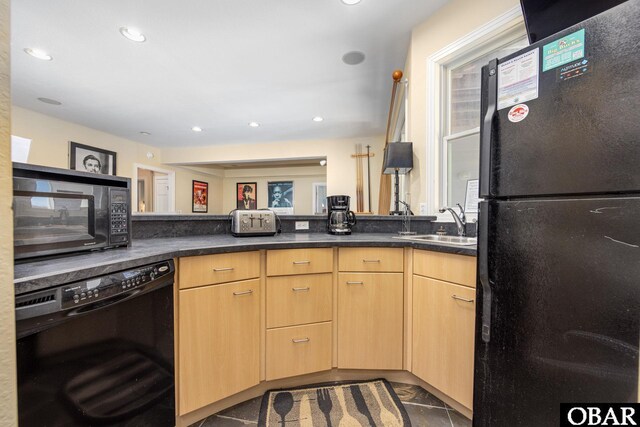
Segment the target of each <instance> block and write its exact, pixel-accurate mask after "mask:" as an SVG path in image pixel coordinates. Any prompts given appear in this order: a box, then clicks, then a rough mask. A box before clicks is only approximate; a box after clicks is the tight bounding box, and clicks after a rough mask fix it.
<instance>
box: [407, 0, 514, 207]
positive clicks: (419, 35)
mask: <svg viewBox="0 0 640 427" xmlns="http://www.w3.org/2000/svg"><path fill="white" fill-rule="evenodd" d="M518 5H519V2H518V0H483V1H477V0H450V1H449V2H448V3H447V4H445V5H444V6H443V7H442V8H440V9H439V10H438V11H437V12H436V13H435V14H433V15H432V16H431V17H430V18H429V19H427V20H426V21H425V22H423V23H422V24H420V25H418V26H417V27H415V28H414V29H413V31H412V33H411V47H410V49H409V55H408V59H407V69H406V70H405V76H407V77H408V78H409V82H410V84H409V132H408V134H407V135H408V140H409V141H413V149H414V153H415V158H414V168H413V171H412V172H411V178H410V179H411V195H412V203H411V204H412V206H415V207H416V209H414V210H415V211H417V207H418V203H424V202H426V200H427V185H426V179H427V170H428V168H431V167H433V165H435V164H436V162H437V161H438V159H427V158H426V156H427V132H428V129H427V123H426V122H427V97H428V96H431V94H428V93H427V78H428V76H427V58H428V57H429V56H431V55H432V54H434V53H435V52H437V51H439V50H440V49H442V48H444V47H446V46H448V45H450V44H451V43H453V42H455V41H456V40H458V39H460V38H462V37H464V36H465V35H467V34H469V33H470V32H472V31H473V30H475V29H476V28H478V27H480V26H482V25H484V24H486V23H487V22H489V21H491V20H492V19H494V18H496V17H497V16H499V15H501V14H503V13H505V12H507V11H508V10H509V9H512V8H513V7H516V6H518Z"/></svg>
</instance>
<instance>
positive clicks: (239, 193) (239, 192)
mask: <svg viewBox="0 0 640 427" xmlns="http://www.w3.org/2000/svg"><path fill="white" fill-rule="evenodd" d="M257 206H258V183H256V182H238V183H236V208H237V209H243V210H247V209H257Z"/></svg>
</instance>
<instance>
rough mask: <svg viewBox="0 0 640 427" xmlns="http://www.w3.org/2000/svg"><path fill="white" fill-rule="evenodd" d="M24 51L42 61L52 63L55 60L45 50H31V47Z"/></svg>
mask: <svg viewBox="0 0 640 427" xmlns="http://www.w3.org/2000/svg"><path fill="white" fill-rule="evenodd" d="M24 51H25V52H26V53H28V54H29V55H31V56H33V57H34V58H38V59H42V60H43V61H51V60H52V59H53V56H51V55H49V54H48V53H47V52H45V51H44V50H40V49H31V48H30V47H27V48H25V50H24Z"/></svg>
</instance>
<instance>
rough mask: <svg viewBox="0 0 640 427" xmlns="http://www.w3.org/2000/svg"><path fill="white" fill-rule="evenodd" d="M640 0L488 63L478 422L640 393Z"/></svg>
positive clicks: (522, 420)
mask: <svg viewBox="0 0 640 427" xmlns="http://www.w3.org/2000/svg"><path fill="white" fill-rule="evenodd" d="M639 22H640V1H637V0H630V1H627V2H625V3H622V4H621V5H619V6H616V7H614V8H612V9H609V10H608V11H606V12H604V13H601V14H599V15H596V16H594V17H592V18H590V19H588V20H586V21H583V22H581V23H579V24H577V25H574V26H572V27H569V28H567V29H566V30H563V31H561V32H559V33H557V34H554V35H552V36H549V37H546V38H544V39H543V40H540V41H538V42H536V43H534V44H532V45H531V46H529V47H527V48H525V49H523V50H521V51H520V52H517V53H514V54H512V55H509V56H507V57H505V58H502V59H500V60H494V61H491V62H490V63H489V65H488V66H485V67H484V68H483V71H482V102H481V105H482V116H481V121H482V124H481V147H480V157H481V159H480V196H481V197H482V198H483V199H484V201H482V202H481V204H480V214H479V228H478V239H479V240H478V286H477V301H478V304H477V313H476V337H475V360H474V363H475V365H474V402H473V410H474V417H473V425H474V426H492V427H496V426H557V425H559V424H560V403H576V402H584V403H587V402H636V401H637V398H638V345H639V340H640V56H639V55H640V25H639V24H638V23H639Z"/></svg>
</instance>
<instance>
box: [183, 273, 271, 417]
mask: <svg viewBox="0 0 640 427" xmlns="http://www.w3.org/2000/svg"><path fill="white" fill-rule="evenodd" d="M259 292H260V281H259V280H257V279H256V280H247V281H243V282H234V283H229V284H226V285H215V286H207V287H203V288H197V289H188V290H184V291H180V295H179V310H180V311H179V328H178V329H179V332H178V333H179V335H178V342H179V347H178V348H179V349H178V365H179V369H178V373H179V377H178V381H179V409H180V415H184V414H186V413H188V412H191V411H193V410H195V409H198V408H201V407H203V406H206V405H208V404H210V403H212V402H215V401H218V400H220V399H223V398H225V397H227V396H230V395H232V394H235V393H238V392H240V391H242V390H245V389H247V388H249V387H251V386H254V385H256V384H258V383H259V381H260V358H259V355H260V304H259V301H260V295H259Z"/></svg>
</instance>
